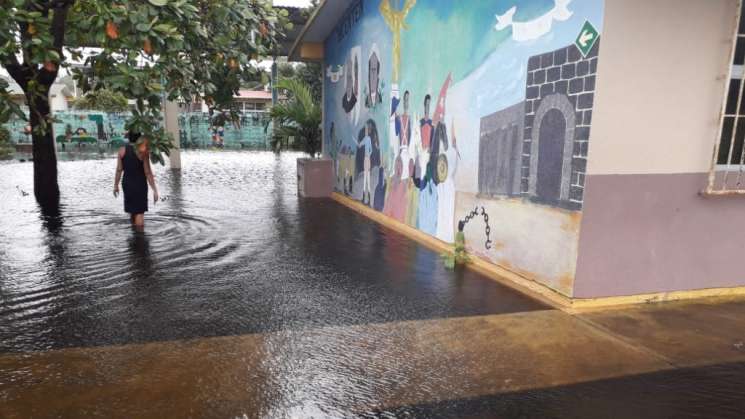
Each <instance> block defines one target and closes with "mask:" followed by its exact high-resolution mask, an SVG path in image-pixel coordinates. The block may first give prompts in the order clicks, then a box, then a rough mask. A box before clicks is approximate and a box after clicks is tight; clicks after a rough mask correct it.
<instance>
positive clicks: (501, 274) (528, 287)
mask: <svg viewBox="0 0 745 419" xmlns="http://www.w3.org/2000/svg"><path fill="white" fill-rule="evenodd" d="M331 198H332V199H334V200H335V201H337V202H339V203H340V204H342V205H344V206H346V207H349V208H351V209H352V210H354V211H357V212H358V213H360V214H362V215H364V216H366V217H368V218H370V219H371V220H373V221H375V222H377V223H379V224H381V225H384V226H386V227H388V228H391V229H393V230H395V231H397V232H399V233H401V234H403V235H405V236H407V237H409V238H410V239H412V240H415V241H417V242H419V243H421V244H422V245H424V246H427V247H428V248H430V249H432V250H435V251H438V252H446V251H451V250H452V245H450V244H448V243H445V242H443V241H441V240H438V239H437V238H435V237H432V236H430V235H428V234H426V233H423V232H421V231H419V230H417V229H415V228H413V227H410V226H408V225H406V224H404V223H401V222H399V221H396V220H394V219H392V218H390V217H387V216H385V215H384V214H382V213H380V212H378V211H375V210H373V209H371V208H370V207H368V206H366V205H363V204H361V203H360V202H358V201H355V200H353V199H350V198H348V197H346V196H344V195H342V194H339V193H337V192H334V193H332V194H331ZM466 266H467V268H469V269H473V270H475V271H476V272H479V273H481V274H482V275H484V276H486V277H488V278H490V279H493V280H495V281H497V282H499V283H500V284H502V285H505V286H507V287H510V288H512V289H514V290H516V291H518V292H521V293H523V294H525V295H528V296H529V297H532V298H535V299H537V300H539V301H541V302H543V303H545V304H547V305H549V306H551V307H554V308H556V309H559V310H562V311H565V312H567V313H570V314H573V313H579V312H585V311H589V310H599V309H604V308H609V307H616V306H624V305H634V304H650V303H660V302H669V301H682V300H692V299H705V298H717V299H721V298H727V299H745V287H731V288H709V289H698V290H687V291H673V292H659V293H650V294H636V295H626V296H618V297H603V298H571V297H567V296H565V295H563V294H561V293H559V292H557V291H556V290H553V289H551V288H549V287H548V286H546V285H544V284H541V283H538V282H536V281H534V280H532V279H530V278H526V277H524V276H521V275H520V274H519V273H516V272H512V271H510V270H508V269H505V268H503V267H500V266H497V265H495V264H493V263H490V262H487V261H486V260H484V259H481V258H478V257H473V258H471V262H469V263H468V264H467V265H466Z"/></svg>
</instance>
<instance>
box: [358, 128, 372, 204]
mask: <svg viewBox="0 0 745 419" xmlns="http://www.w3.org/2000/svg"><path fill="white" fill-rule="evenodd" d="M372 124H373V122H372V120H368V121H367V122H366V123H365V137H364V138H363V139H362V141H360V142H359V144H357V147H358V148H363V149H364V153H365V154H364V156H365V157H364V163H363V166H362V167H363V169H362V176H363V178H362V203H366V204H368V205H369V204H370V192H371V189H372V188H371V187H370V169H372V165H371V158H372V151H373V144H372V138H371V137H370V136H371V135H372V130H373V126H372Z"/></svg>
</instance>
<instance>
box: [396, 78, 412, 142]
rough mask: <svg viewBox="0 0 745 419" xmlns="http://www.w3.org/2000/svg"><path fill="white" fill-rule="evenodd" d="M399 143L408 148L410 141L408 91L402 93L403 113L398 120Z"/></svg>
mask: <svg viewBox="0 0 745 419" xmlns="http://www.w3.org/2000/svg"><path fill="white" fill-rule="evenodd" d="M399 125H400V129H399V141H400V143H401V146H402V147H408V146H409V142H410V141H411V115H409V91H408V90H407V91H405V92H404V112H403V114H401V117H400V118H399Z"/></svg>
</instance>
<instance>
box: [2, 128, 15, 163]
mask: <svg viewBox="0 0 745 419" xmlns="http://www.w3.org/2000/svg"><path fill="white" fill-rule="evenodd" d="M14 152H15V148H14V147H13V144H11V143H10V131H8V129H7V128H5V127H3V126H0V160H7V159H9V158H12V157H13V153H14Z"/></svg>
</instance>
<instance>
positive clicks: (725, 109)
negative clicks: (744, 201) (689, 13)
mask: <svg viewBox="0 0 745 419" xmlns="http://www.w3.org/2000/svg"><path fill="white" fill-rule="evenodd" d="M743 5H744V4H743V1H742V0H738V2H737V15H736V18H737V20H736V22H735V23H736V25H735V33H734V37H733V42H732V47H731V52H730V61H729V62H730V64H731V65H730V68H729V74H728V77H727V83H726V89H725V94H724V99H723V101H722V109H721V113H720V118H719V131H718V136H717V141H716V144H715V146H714V153H713V155H712V159H711V167H710V169H709V179H708V184H707V186H706V189H705V190H704V191H703V194H704V195H712V196H716V195H745V109H743V106H744V105H745V103H743V93H744V92H745V22H743V21H742V17H743ZM738 44H739V47H738Z"/></svg>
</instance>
